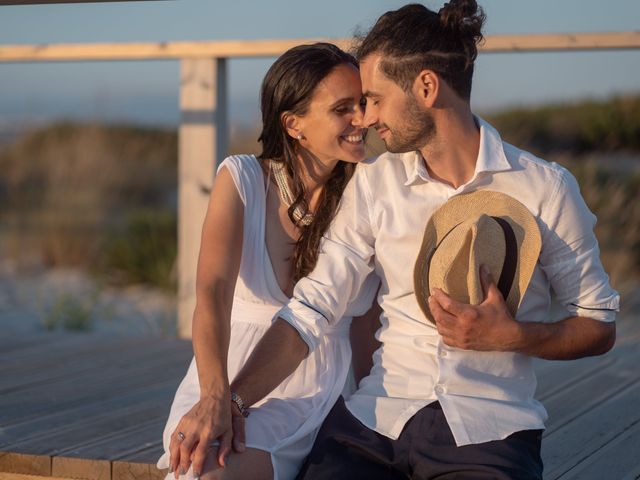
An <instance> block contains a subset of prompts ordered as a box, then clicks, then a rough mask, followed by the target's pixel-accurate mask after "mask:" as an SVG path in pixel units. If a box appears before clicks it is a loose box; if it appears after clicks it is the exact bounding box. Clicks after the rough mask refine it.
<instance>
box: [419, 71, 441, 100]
mask: <svg viewBox="0 0 640 480" xmlns="http://www.w3.org/2000/svg"><path fill="white" fill-rule="evenodd" d="M413 93H414V96H415V98H416V99H417V100H418V101H419V102H420V103H421V104H422V105H423V106H425V107H427V108H433V106H434V104H435V103H436V100H437V99H438V94H439V93H440V77H439V76H438V74H437V73H436V72H434V71H433V70H422V71H421V72H420V73H419V74H418V76H417V77H416V80H415V82H414V84H413Z"/></svg>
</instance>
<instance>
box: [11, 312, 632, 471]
mask: <svg viewBox="0 0 640 480" xmlns="http://www.w3.org/2000/svg"><path fill="white" fill-rule="evenodd" d="M628 320H629V321H627V322H620V327H619V330H620V331H621V333H620V335H619V342H618V345H617V346H616V348H615V349H614V350H613V351H612V352H610V353H609V354H607V355H605V356H602V357H595V358H587V359H583V360H578V361H575V362H545V361H536V369H537V372H538V378H539V384H538V398H539V399H540V400H542V401H543V403H544V404H545V406H546V407H547V409H548V411H549V416H550V418H549V421H548V422H547V430H546V431H545V435H544V440H543V458H544V461H545V479H548V480H555V479H559V480H570V479H583V480H584V479H586V480H589V479H593V480H596V479H597V480H602V479H607V480H609V479H623V480H631V479H637V478H640V369H639V368H638V365H639V362H640V349H638V348H637V346H636V345H637V343H638V340H640V328H639V327H637V326H635V325H634V324H633V322H632V321H631V320H630V319H628ZM191 355H192V353H191V344H190V342H188V341H185V340H163V339H157V338H135V337H134V338H128V337H116V336H104V335H97V334H70V333H41V334H36V335H28V336H12V335H4V336H2V335H0V480H8V479H13V480H36V479H41V480H42V479H43V477H47V479H46V480H53V479H55V478H58V479H69V478H82V479H88V480H112V479H113V480H123V479H127V480H133V479H136V480H151V479H154V480H155V479H162V478H164V475H165V473H164V472H160V471H158V470H157V469H156V468H155V462H156V460H157V458H158V457H159V456H160V454H161V453H162V446H161V435H162V429H163V427H164V422H165V419H166V416H167V414H168V411H169V406H170V404H171V400H172V398H173V394H174V392H175V389H176V387H177V385H178V383H179V381H180V379H181V378H182V375H183V374H184V372H185V371H186V368H187V365H188V363H189V361H190V359H191Z"/></svg>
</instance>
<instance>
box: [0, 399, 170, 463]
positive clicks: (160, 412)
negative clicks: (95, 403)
mask: <svg viewBox="0 0 640 480" xmlns="http://www.w3.org/2000/svg"><path fill="white" fill-rule="evenodd" d="M168 413H169V402H167V401H164V399H163V401H157V400H155V401H154V400H148V401H146V402H144V403H142V404H141V405H138V406H133V405H132V406H129V407H128V408H126V409H125V410H123V411H121V412H116V413H112V412H109V411H105V412H104V413H103V414H102V415H94V416H89V417H77V418H76V420H75V421H74V422H72V423H70V424H69V425H67V426H65V427H59V428H54V429H43V430H42V431H40V432H34V433H33V434H32V435H31V436H26V437H19V438H20V440H17V441H13V442H11V443H9V444H7V445H4V446H3V447H2V448H3V449H4V450H11V451H14V452H22V453H30V454H47V455H59V454H61V453H64V452H71V451H74V452H75V451H79V450H80V449H82V448H84V447H86V446H87V445H92V444H93V443H95V442H101V441H102V439H109V438H111V437H113V436H114V435H128V432H130V431H132V430H135V431H136V432H137V433H136V435H139V434H140V432H139V431H138V430H139V428H140V426H145V425H148V424H153V425H157V424H162V427H163V426H164V422H165V421H166V417H167V415H168ZM153 432H154V434H155V433H157V436H149V437H139V438H138V442H139V444H138V446H137V448H138V449H139V448H142V447H145V448H146V446H148V444H151V443H154V444H155V443H157V442H160V441H161V438H162V428H158V429H154V430H153ZM107 451H108V449H105V450H104V452H107ZM90 458H93V457H90ZM95 458H108V459H111V457H104V456H98V457H95Z"/></svg>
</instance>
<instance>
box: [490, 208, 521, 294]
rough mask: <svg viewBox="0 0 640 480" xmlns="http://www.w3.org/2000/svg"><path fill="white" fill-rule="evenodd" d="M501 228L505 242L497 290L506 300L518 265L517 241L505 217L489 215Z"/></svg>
mask: <svg viewBox="0 0 640 480" xmlns="http://www.w3.org/2000/svg"><path fill="white" fill-rule="evenodd" d="M491 218H493V219H494V220H495V221H496V222H498V225H500V227H501V228H502V232H503V233H504V242H505V250H506V251H505V257H504V264H503V266H502V272H501V273H500V278H499V279H498V290H500V293H502V296H503V297H504V299H505V300H506V299H507V297H508V296H509V292H510V291H511V287H512V286H513V279H514V278H515V276H516V267H517V266H518V242H517V240H516V234H515V233H514V232H513V229H512V228H511V225H510V224H509V222H507V221H506V220H505V219H503V218H500V217H491Z"/></svg>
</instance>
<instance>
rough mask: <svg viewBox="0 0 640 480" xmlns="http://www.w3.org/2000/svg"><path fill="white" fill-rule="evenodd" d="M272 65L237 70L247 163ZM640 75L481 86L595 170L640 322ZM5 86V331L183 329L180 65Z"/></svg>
mask: <svg viewBox="0 0 640 480" xmlns="http://www.w3.org/2000/svg"><path fill="white" fill-rule="evenodd" d="M404 3H406V2H398V1H388V0H384V1H383V0H351V1H349V2H340V1H338V0H325V1H323V2H313V3H311V2H310V3H305V4H301V3H300V2H294V1H290V0H271V1H270V2H258V1H248V0H236V1H234V2H222V1H218V0H169V1H146V2H129V3H127V2H113V3H112V2H108V3H94V4H57V5H28V6H2V7H0V47H1V46H2V45H16V44H41V43H94V42H100V43H111V42H138V41H139V42H161V41H179V40H227V39H277V38H300V39H302V38H318V37H332V38H345V37H349V36H351V35H353V34H354V33H357V32H362V31H366V30H367V29H368V28H369V27H370V26H371V25H372V24H373V22H374V21H375V19H376V18H377V17H378V16H379V15H381V14H382V13H384V12H385V11H387V10H389V9H394V8H397V7H399V6H401V5H403V4H404ZM423 3H425V5H427V6H429V7H431V8H435V9H438V8H440V6H441V5H442V3H443V2H435V1H433V2H423ZM480 3H481V5H482V6H483V7H484V9H485V11H486V13H487V17H488V21H487V25H486V29H485V33H486V34H487V35H494V34H527V33H570V32H606V31H633V30H636V29H637V28H638V19H639V18H640V2H637V1H636V0H611V1H609V2H602V1H596V0H564V1H562V2H557V1H552V0H538V1H536V2H528V1H524V0H514V1H510V2H504V1H500V0H484V1H481V2H480ZM272 61H273V59H232V60H230V61H229V76H228V83H229V95H228V99H227V102H228V106H229V115H230V123H231V129H230V131H231V139H230V151H229V153H241V152H242V153H251V152H258V151H259V146H258V144H257V142H256V138H257V132H258V130H259V109H258V91H259V86H260V81H261V79H262V77H263V75H264V73H265V72H266V70H267V68H268V67H269V65H270V64H271V62H272ZM638 78H640V50H628V51H595V52H558V53H486V54H481V55H480V56H479V58H478V61H477V66H476V74H475V79H474V87H473V88H474V89H473V93H472V98H473V102H472V104H473V107H474V110H475V111H476V112H477V113H478V114H480V115H481V116H483V117H484V118H486V119H487V120H489V121H490V122H491V123H493V124H494V125H495V126H496V127H497V128H498V130H499V131H500V132H501V133H502V135H503V137H504V138H505V139H506V140H507V141H509V142H511V143H514V144H516V145H517V146H519V147H521V148H524V149H527V150H530V151H532V152H533V153H535V154H537V155H540V156H542V157H543V158H545V159H547V160H550V161H556V162H559V163H561V164H563V165H565V166H567V167H568V168H569V169H570V170H571V171H572V172H573V173H574V174H575V175H576V176H577V177H578V180H579V182H580V184H581V188H582V193H583V195H584V197H585V199H586V201H587V203H588V205H589V206H590V208H591V209H592V210H593V211H594V213H595V214H596V215H597V216H598V225H597V230H596V234H597V236H598V238H599V241H600V245H601V250H602V259H603V262H604V264H605V267H606V269H607V271H608V272H609V274H610V275H611V279H612V283H613V285H614V287H616V288H617V289H619V290H620V291H622V292H623V293H624V297H623V308H624V311H625V313H626V314H628V313H631V312H638V311H639V310H640V295H639V294H638V291H639V289H638V287H637V285H638V280H639V278H638V277H639V274H640V82H639V81H638ZM0 87H1V88H0V172H1V173H0V324H2V325H3V328H11V329H15V330H19V331H31V330H34V329H35V330H38V329H39V330H42V329H48V330H58V329H68V330H79V331H105V332H122V333H128V334H134V333H135V334H144V335H162V336H174V335H175V332H176V299H175V295H176V294H175V292H176V252H177V248H176V242H177V235H176V219H177V215H176V212H177V129H178V125H179V121H180V111H179V106H178V93H179V62H178V61H157V60H156V61H131V62H57V63H0ZM374 137H375V134H372V135H370V138H374ZM379 148H380V146H379V144H374V145H372V146H371V151H372V152H373V151H376V149H379Z"/></svg>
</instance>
